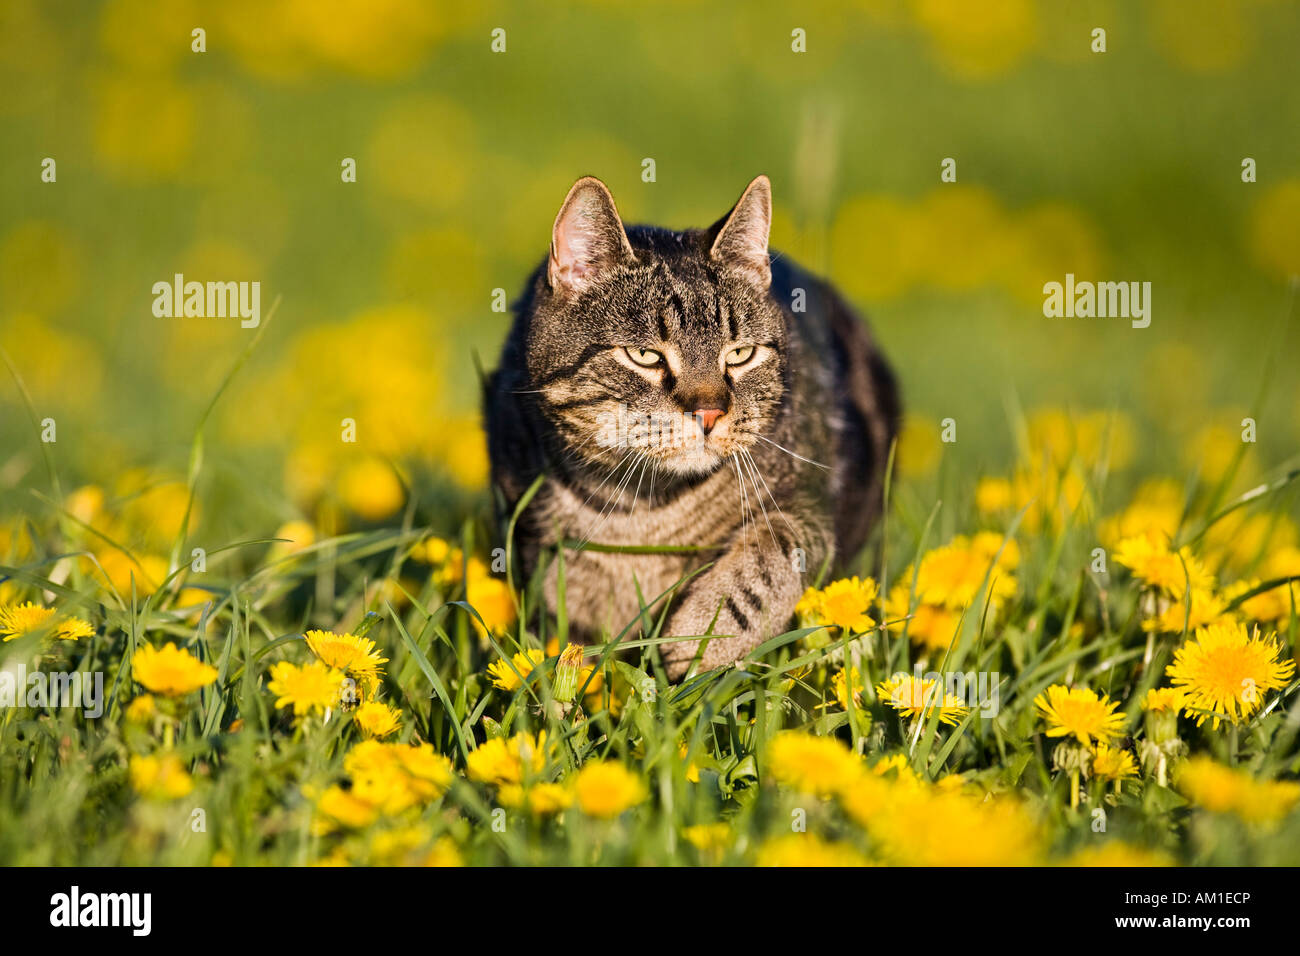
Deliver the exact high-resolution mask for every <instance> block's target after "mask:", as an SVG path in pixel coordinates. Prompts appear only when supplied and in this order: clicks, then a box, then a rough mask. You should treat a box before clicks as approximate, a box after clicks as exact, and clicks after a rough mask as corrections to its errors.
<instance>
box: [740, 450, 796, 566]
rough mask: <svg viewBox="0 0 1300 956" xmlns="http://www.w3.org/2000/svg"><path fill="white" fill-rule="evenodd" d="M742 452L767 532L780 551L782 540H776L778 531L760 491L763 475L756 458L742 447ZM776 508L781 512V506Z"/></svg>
mask: <svg viewBox="0 0 1300 956" xmlns="http://www.w3.org/2000/svg"><path fill="white" fill-rule="evenodd" d="M740 454H741V461H743V462H746V463H747V464H746V468H747V470H748V471H749V483H750V484H752V485H753V486H754V497H755V498H756V499H758V506H759V508H761V509H762V510H763V522H764V523H765V524H766V525H767V533H768V534H770V535H771V536H772V544H773V545H774V546H775V547H776V549H777V550H778V551H780V550H781V542H779V541H777V540H776V532H775V531H774V530H773V529H772V521H771V519H770V518H769V517H768V515H767V505H765V504H763V494H762V492H761V491H759V488H758V480H757V479H759V478H762V476H761V475H759V474H758V466H757V465H755V464H754V459H753V458H751V457H750V456H749V452H747V451H746V450H745V449H743V448H742V449H741V450H740ZM763 484H764V486H766V485H767V480H766V479H763ZM771 495H772V492H771V491H770V490H769V491H768V497H771ZM772 504H773V505H774V506H776V499H775V498H773V499H772ZM776 510H777V511H778V512H779V511H780V510H781V508H780V507H779V506H777V507H776ZM782 517H784V515H783V516H782ZM789 523H790V522H788V521H787V522H786V524H787V525H788V524H789ZM790 530H791V531H793V530H794V529H793V528H791V529H790Z"/></svg>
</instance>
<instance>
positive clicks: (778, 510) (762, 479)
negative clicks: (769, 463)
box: [740, 448, 798, 536]
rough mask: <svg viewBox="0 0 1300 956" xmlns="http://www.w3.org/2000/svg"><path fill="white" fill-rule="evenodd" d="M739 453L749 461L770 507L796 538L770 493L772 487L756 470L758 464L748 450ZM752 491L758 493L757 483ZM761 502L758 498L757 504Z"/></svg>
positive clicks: (787, 520) (774, 496) (743, 449)
mask: <svg viewBox="0 0 1300 956" xmlns="http://www.w3.org/2000/svg"><path fill="white" fill-rule="evenodd" d="M740 453H741V454H742V455H744V456H745V458H747V459H748V460H749V465H750V468H751V469H752V471H753V474H754V475H756V476H757V478H758V480H759V481H761V482H762V483H763V488H764V490H766V491H767V497H768V498H769V499H770V500H771V502H772V507H773V508H775V509H776V513H777V514H779V515H780V516H781V520H782V521H784V522H785V526H786V527H787V528H789V529H790V533H791V534H792V535H796V536H797V535H798V532H797V531H795V528H794V525H792V524H791V523H790V519H789V518H787V517H786V516H785V512H784V511H782V510H781V506H780V505H779V504H778V503H777V500H776V495H774V494H773V493H772V487H771V486H770V485H769V484H768V483H767V479H766V478H764V477H763V473H762V472H761V471H760V470H759V468H758V463H757V462H756V461H754V456H753V455H751V454H750V453H749V450H748V449H745V448H742V449H741V450H740ZM754 491H755V493H757V492H758V484H757V482H756V483H755V485H754ZM762 500H763V499H762V498H761V497H760V498H759V503H760V504H761V503H762ZM763 510H764V512H765V513H766V511H767V509H766V508H764V509H763Z"/></svg>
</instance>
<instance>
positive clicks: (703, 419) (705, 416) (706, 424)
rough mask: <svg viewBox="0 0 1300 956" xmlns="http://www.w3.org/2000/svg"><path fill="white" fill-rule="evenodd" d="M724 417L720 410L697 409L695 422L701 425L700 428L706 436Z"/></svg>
mask: <svg viewBox="0 0 1300 956" xmlns="http://www.w3.org/2000/svg"><path fill="white" fill-rule="evenodd" d="M722 415H723V411H722V409H720V408H697V409H695V420H696V421H697V422H699V423H700V428H701V429H702V430H703V431H704V434H706V435H707V434H708V433H709V432H711V431H713V426H714V425H715V424H716V423H717V421H718V419H719V418H721V417H722Z"/></svg>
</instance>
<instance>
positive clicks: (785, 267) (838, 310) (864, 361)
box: [771, 251, 902, 564]
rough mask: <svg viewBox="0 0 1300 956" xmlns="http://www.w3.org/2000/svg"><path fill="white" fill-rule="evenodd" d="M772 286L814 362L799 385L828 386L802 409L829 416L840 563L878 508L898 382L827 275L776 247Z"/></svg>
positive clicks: (897, 409) (896, 420)
mask: <svg viewBox="0 0 1300 956" xmlns="http://www.w3.org/2000/svg"><path fill="white" fill-rule="evenodd" d="M771 292H772V296H773V298H774V299H776V301H777V302H778V303H780V304H781V306H782V307H783V308H784V309H785V310H786V312H787V316H788V322H789V323H790V326H791V329H792V333H793V334H794V335H795V336H797V337H798V339H799V341H800V346H801V347H800V353H801V355H800V357H801V360H802V361H803V362H805V363H807V364H808V365H809V366H811V367H812V369H815V375H814V374H805V375H804V376H800V377H798V378H796V379H795V382H796V383H797V384H796V387H804V388H810V387H812V383H813V380H814V378H819V379H820V383H821V384H822V385H823V386H824V391H825V392H826V393H828V395H827V396H826V398H827V399H828V400H829V401H826V400H825V399H822V401H823V404H821V405H820V409H822V411H820V412H819V411H817V410H815V409H817V408H818V404H817V400H813V401H809V402H807V403H806V404H807V406H808V409H809V410H808V411H806V412H805V414H818V413H820V414H825V415H826V416H827V417H828V419H829V421H830V425H831V431H832V435H833V442H834V453H833V455H834V460H833V461H832V462H829V463H827V464H829V466H830V467H831V496H832V508H833V511H834V515H835V529H836V554H837V560H838V562H839V563H841V564H843V563H846V562H848V561H850V560H851V559H852V558H853V557H854V555H856V554H857V552H858V551H859V550H860V549H861V548H862V545H863V544H864V543H865V541H866V537H867V533H868V531H870V529H871V527H872V525H873V524H874V523H875V520H876V518H877V517H878V516H879V514H880V509H881V505H882V500H883V493H884V487H883V486H884V472H885V467H886V463H887V461H888V458H889V451H890V446H891V445H892V444H893V441H894V439H895V437H896V436H897V434H898V428H899V424H900V418H901V414H902V408H901V402H900V399H899V393H898V383H897V380H896V378H895V376H894V372H893V369H892V368H890V366H889V363H888V362H886V360H885V358H884V355H883V353H882V352H881V351H880V349H879V348H878V347H877V346H876V343H875V340H874V338H873V336H872V335H871V332H870V330H869V329H868V327H867V323H866V321H865V320H864V319H863V318H862V317H861V316H860V315H858V313H857V312H856V311H855V310H854V309H853V307H852V306H851V305H849V303H848V302H847V301H846V300H845V299H844V297H843V296H841V295H840V293H839V292H838V291H837V290H836V289H835V287H834V286H833V285H831V283H830V282H828V281H827V280H825V279H822V278H820V277H818V276H815V275H813V274H812V273H811V272H809V271H807V270H805V269H803V268H802V267H801V266H799V265H798V264H796V263H795V262H793V261H792V260H791V259H789V258H788V257H786V256H784V255H782V254H781V253H779V252H775V251H774V252H773V253H772V287H771ZM805 371H806V372H810V373H811V369H806V370H805ZM800 382H802V384H798V383H800ZM821 398H822V397H821V396H817V399H821Z"/></svg>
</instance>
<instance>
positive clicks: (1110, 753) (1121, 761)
mask: <svg viewBox="0 0 1300 956" xmlns="http://www.w3.org/2000/svg"><path fill="white" fill-rule="evenodd" d="M1091 773H1092V775H1093V776H1094V777H1099V778H1101V779H1102V780H1112V781H1116V782H1118V781H1120V780H1124V779H1127V778H1128V777H1136V776H1137V760H1135V759H1134V757H1133V755H1132V754H1131V753H1129V752H1128V751H1127V750H1123V749H1121V748H1119V747H1112V746H1111V745H1110V744H1103V743H1099V744H1097V746H1096V747H1095V748H1093V751H1092V770H1091Z"/></svg>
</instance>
